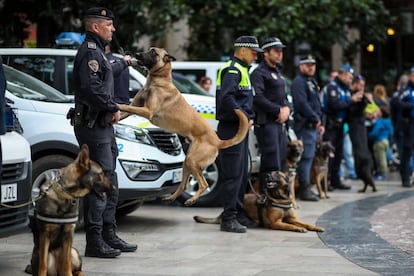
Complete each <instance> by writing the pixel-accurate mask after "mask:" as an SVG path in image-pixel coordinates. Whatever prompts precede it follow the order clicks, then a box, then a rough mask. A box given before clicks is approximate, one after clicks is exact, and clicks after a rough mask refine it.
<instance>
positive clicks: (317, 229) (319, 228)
mask: <svg viewBox="0 0 414 276" xmlns="http://www.w3.org/2000/svg"><path fill="white" fill-rule="evenodd" d="M315 231H316V232H325V229H324V228H322V227H315Z"/></svg>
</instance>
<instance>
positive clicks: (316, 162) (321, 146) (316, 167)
mask: <svg viewBox="0 0 414 276" xmlns="http://www.w3.org/2000/svg"><path fill="white" fill-rule="evenodd" d="M334 156H335V148H334V147H333V146H332V144H331V142H330V141H323V142H322V141H319V142H318V143H317V144H316V150H315V157H314V158H313V163H312V167H311V183H312V184H315V185H316V188H317V189H318V193H319V197H320V198H321V199H322V198H329V195H328V163H329V158H333V157H334Z"/></svg>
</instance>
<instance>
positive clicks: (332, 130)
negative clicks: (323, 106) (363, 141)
mask: <svg viewBox="0 0 414 276" xmlns="http://www.w3.org/2000/svg"><path fill="white" fill-rule="evenodd" d="M323 140H324V141H330V142H331V143H332V146H333V147H334V148H335V157H334V158H330V159H329V165H328V167H329V174H328V179H329V180H330V183H331V185H332V186H333V187H335V186H339V185H340V184H341V179H340V177H339V169H340V166H341V161H342V152H343V143H344V130H343V124H337V125H335V126H331V127H329V128H326V131H325V134H324V136H323Z"/></svg>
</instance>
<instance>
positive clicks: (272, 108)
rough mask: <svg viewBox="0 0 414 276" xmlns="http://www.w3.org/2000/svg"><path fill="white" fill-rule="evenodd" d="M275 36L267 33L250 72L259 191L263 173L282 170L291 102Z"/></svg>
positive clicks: (281, 55) (280, 47)
mask: <svg viewBox="0 0 414 276" xmlns="http://www.w3.org/2000/svg"><path fill="white" fill-rule="evenodd" d="M284 48H286V46H285V45H284V44H283V43H282V42H281V41H280V39H279V38H276V37H269V38H267V39H266V40H265V41H264V42H263V45H262V49H263V51H264V54H263V61H262V62H261V63H260V64H259V66H258V67H257V68H256V69H255V70H254V71H253V72H252V75H251V79H252V84H253V87H254V92H255V95H254V100H253V105H254V110H255V113H256V117H255V121H254V123H255V127H254V132H255V134H256V137H257V142H258V145H259V149H260V153H261V156H260V176H259V183H260V193H262V194H264V193H265V191H266V183H265V182H266V179H265V178H266V173H267V172H270V171H283V170H285V159H286V148H287V136H286V130H285V128H284V124H285V122H286V121H287V120H288V118H289V115H290V110H291V106H290V103H289V102H288V100H287V95H286V90H285V87H286V83H285V79H284V77H283V76H282V73H281V72H280V69H281V63H282V60H283V49H284Z"/></svg>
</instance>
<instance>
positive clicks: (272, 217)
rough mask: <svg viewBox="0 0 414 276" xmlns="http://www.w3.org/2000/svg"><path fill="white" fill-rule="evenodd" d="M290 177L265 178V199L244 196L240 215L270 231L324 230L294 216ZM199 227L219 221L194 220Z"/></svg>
mask: <svg viewBox="0 0 414 276" xmlns="http://www.w3.org/2000/svg"><path fill="white" fill-rule="evenodd" d="M290 183H291V180H290V177H289V175H288V173H286V172H280V171H274V172H269V173H268V174H267V176H266V196H265V197H264V198H263V197H258V196H257V195H256V194H254V193H248V194H246V195H245V196H244V204H243V211H244V212H245V213H246V215H247V217H248V218H249V219H251V220H253V221H254V222H256V224H257V225H259V226H262V227H265V228H270V229H272V230H288V231H295V232H302V233H304V232H307V231H308V230H310V231H317V232H324V231H325V229H323V228H322V227H319V226H315V225H312V224H308V223H304V222H302V221H300V220H299V219H298V218H297V216H296V211H295V209H294V208H293V205H292V200H291V197H290ZM194 220H195V221H196V222H200V223H210V224H219V223H220V220H221V217H220V216H219V217H216V218H204V217H200V216H195V217H194Z"/></svg>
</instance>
